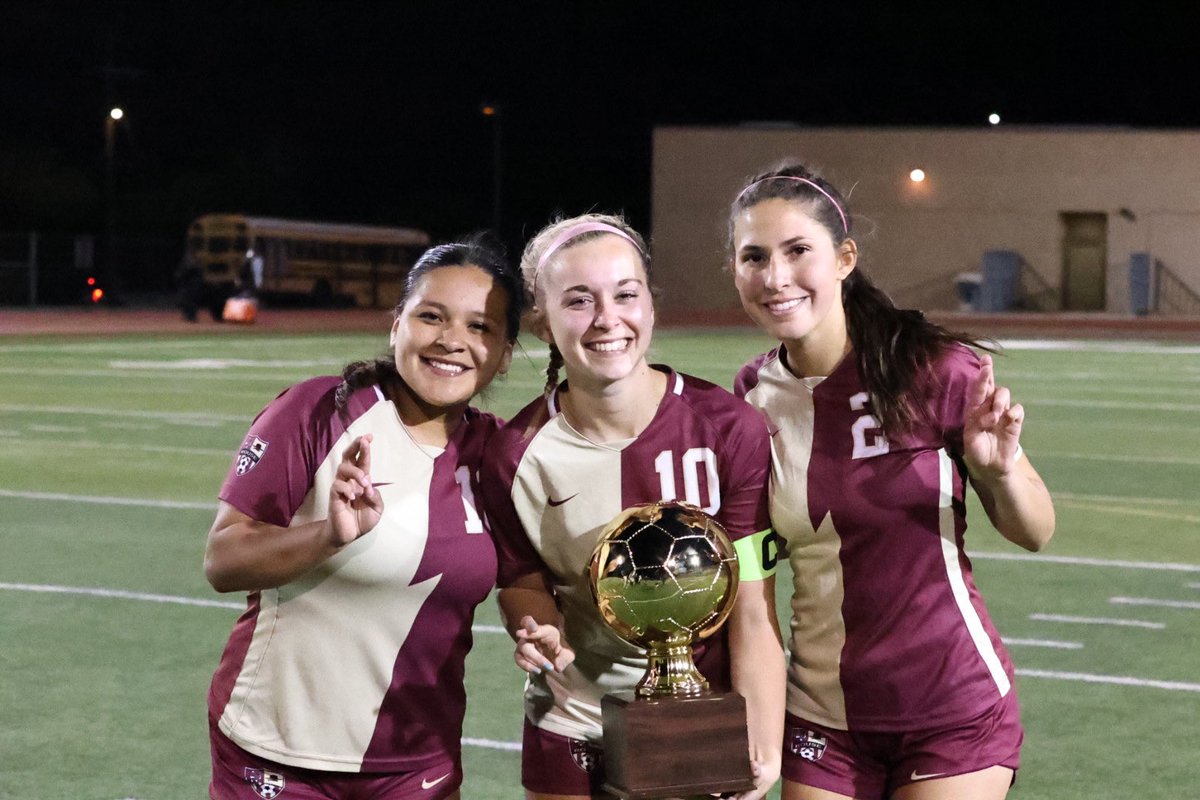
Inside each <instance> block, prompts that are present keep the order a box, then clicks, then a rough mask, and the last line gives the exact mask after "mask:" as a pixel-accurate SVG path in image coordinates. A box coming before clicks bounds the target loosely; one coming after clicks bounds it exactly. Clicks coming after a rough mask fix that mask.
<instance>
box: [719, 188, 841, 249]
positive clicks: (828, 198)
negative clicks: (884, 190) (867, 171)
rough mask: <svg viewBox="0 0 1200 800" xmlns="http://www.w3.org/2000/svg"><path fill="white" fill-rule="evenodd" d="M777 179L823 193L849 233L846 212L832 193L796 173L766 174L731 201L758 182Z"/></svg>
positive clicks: (739, 197)
mask: <svg viewBox="0 0 1200 800" xmlns="http://www.w3.org/2000/svg"><path fill="white" fill-rule="evenodd" d="M778 180H783V181H797V182H798V183H807V184H808V185H809V186H811V187H813V188H814V189H816V190H817V191H818V192H820V193H821V194H823V195H825V198H826V199H827V200H829V202H830V203H833V207H834V208H836V209H837V212H838V216H839V217H841V218H842V230H843V231H844V232H845V233H846V235H847V236H849V235H850V225H849V224H847V222H846V212H844V211H842V207H841V206H840V205H838V201H837V200H834V199H833V195H831V194H830V193H829V192H827V191H825V190H824V189H822V188H821V187H820V186H818V185H817V184H816V183H813V182H812V181H810V180H809V179H808V178H801V177H800V176H798V175H768V176H767V177H765V178H762V179H760V180H757V181H755V182H754V183H752V184H750V185H749V186H747V187H746V188H745V189H742V191H741V192H739V193H738V196H737V198H736V199H735V200H734V201H733V202H735V203H736V202H738V200H741V199H742V196H743V195H744V194H746V192H748V191H750V190H751V189H753V188H754V187H755V186H758V185H759V184H760V183H764V182H765V181H778Z"/></svg>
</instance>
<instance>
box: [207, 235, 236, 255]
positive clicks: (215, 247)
mask: <svg viewBox="0 0 1200 800" xmlns="http://www.w3.org/2000/svg"><path fill="white" fill-rule="evenodd" d="M232 248H233V240H232V239H230V238H229V237H228V236H210V237H208V252H210V253H215V254H220V253H228V252H229V251H230V250H231V249H232Z"/></svg>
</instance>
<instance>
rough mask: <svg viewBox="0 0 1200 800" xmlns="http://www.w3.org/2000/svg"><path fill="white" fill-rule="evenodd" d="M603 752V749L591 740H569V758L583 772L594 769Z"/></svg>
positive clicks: (589, 771)
mask: <svg viewBox="0 0 1200 800" xmlns="http://www.w3.org/2000/svg"><path fill="white" fill-rule="evenodd" d="M603 753H604V751H603V750H601V749H600V748H599V747H597V746H596V745H594V744H592V743H591V742H587V741H583V740H580V739H572V740H571V760H572V761H574V762H575V766H577V767H579V768H580V769H581V770H583V771H584V772H587V773H591V772H593V771H595V769H596V767H598V766H600V759H601V756H602V755H603Z"/></svg>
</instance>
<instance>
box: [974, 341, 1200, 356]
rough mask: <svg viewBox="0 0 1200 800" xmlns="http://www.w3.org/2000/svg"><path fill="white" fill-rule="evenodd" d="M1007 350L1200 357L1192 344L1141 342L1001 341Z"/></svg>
mask: <svg viewBox="0 0 1200 800" xmlns="http://www.w3.org/2000/svg"><path fill="white" fill-rule="evenodd" d="M997 343H998V344H999V345H1000V346H1001V347H1002V348H1004V349H1005V350H1068V351H1071V352H1089V353H1154V354H1163V355H1200V346H1198V345H1190V344H1162V345H1160V344H1154V343H1151V342H1140V341H1132V340H1130V341H1112V342H1105V341H1087V340H1084V339H1000V340H998V342H997Z"/></svg>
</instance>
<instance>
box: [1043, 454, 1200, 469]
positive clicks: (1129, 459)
mask: <svg viewBox="0 0 1200 800" xmlns="http://www.w3.org/2000/svg"><path fill="white" fill-rule="evenodd" d="M1036 456H1037V457H1038V458H1070V459H1075V460H1078V461H1116V462H1119V463H1123V464H1183V465H1186V466H1196V465H1200V458H1175V457H1163V456H1130V455H1125V454H1123V453H1054V452H1045V451H1042V450H1039V451H1037V453H1036Z"/></svg>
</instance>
